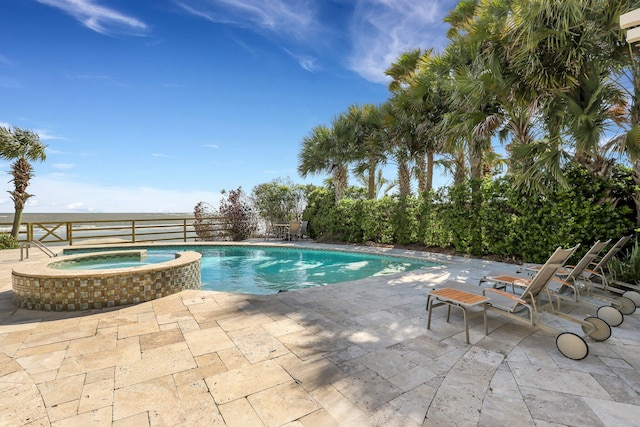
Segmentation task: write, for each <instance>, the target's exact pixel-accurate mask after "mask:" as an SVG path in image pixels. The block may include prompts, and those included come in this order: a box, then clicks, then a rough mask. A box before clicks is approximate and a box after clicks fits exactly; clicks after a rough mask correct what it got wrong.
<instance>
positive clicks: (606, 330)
mask: <svg viewBox="0 0 640 427" xmlns="http://www.w3.org/2000/svg"><path fill="white" fill-rule="evenodd" d="M584 320H585V322H589V323H591V324H592V325H593V326H594V327H595V330H593V331H591V333H590V334H589V330H590V329H589V328H587V327H585V326H583V327H582V331H583V332H584V333H585V334H587V336H588V337H589V338H591V339H592V340H594V341H605V340H607V339H609V337H610V336H611V326H609V324H608V323H607V322H605V321H604V320H602V319H600V318H598V317H595V316H589V317H587V318H586V319H584Z"/></svg>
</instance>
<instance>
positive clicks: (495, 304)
mask: <svg viewBox="0 0 640 427" xmlns="http://www.w3.org/2000/svg"><path fill="white" fill-rule="evenodd" d="M576 248H577V246H576V247H573V248H570V249H562V248H558V249H556V251H555V252H554V253H553V255H551V257H550V258H549V259H548V260H547V262H546V263H545V264H544V265H543V266H542V267H541V268H540V271H539V272H538V274H536V275H535V276H534V277H533V278H532V279H530V280H528V281H527V285H526V286H525V287H524V289H523V291H522V294H521V295H514V294H512V293H509V292H505V291H503V290H500V289H496V288H484V289H483V288H481V287H478V286H475V285H471V284H467V283H458V282H447V283H445V284H444V285H442V286H438V287H436V289H440V288H443V287H444V288H452V289H458V290H462V291H464V292H468V293H474V294H479V295H483V296H485V297H487V298H488V300H487V301H486V303H485V307H486V309H487V310H489V311H492V312H497V313H499V314H501V315H504V316H507V317H509V318H511V319H514V320H517V321H521V322H525V323H528V324H530V325H531V326H534V327H538V328H540V329H543V330H546V331H548V332H551V333H553V334H556V347H557V348H558V350H559V351H560V352H561V353H562V354H563V355H564V356H565V357H568V358H570V359H574V360H580V359H584V358H585V357H587V355H588V354H589V346H588V344H587V342H586V341H585V340H584V338H583V337H581V336H579V335H577V334H575V333H573V332H569V331H564V332H560V331H558V330H556V329H554V328H551V327H550V326H548V325H545V324H542V323H540V322H539V321H538V318H539V316H540V313H542V312H543V311H544V312H548V313H550V314H552V315H554V316H556V317H559V318H561V319H565V320H568V321H571V322H574V323H577V324H579V325H580V326H581V328H582V331H583V332H584V337H588V338H591V339H593V340H595V341H604V340H606V339H608V338H609V337H610V336H611V327H610V326H609V325H608V324H607V322H605V321H604V320H602V319H599V318H597V317H587V318H585V319H584V320H581V319H577V318H575V317H572V316H570V315H568V314H565V313H561V312H558V311H557V310H556V309H555V308H554V299H556V297H555V296H554V295H553V294H552V293H551V292H549V290H548V284H549V282H550V281H551V280H552V279H553V278H554V277H555V274H556V272H557V271H558V269H560V267H562V265H564V263H565V262H566V261H567V259H568V258H569V257H570V256H571V254H573V252H574V251H575V250H576ZM525 280H526V279H525ZM432 292H433V291H432ZM543 295H546V299H547V301H543V300H542V298H541V297H542V296H543ZM430 296H431V295H430ZM435 298H438V297H437V296H435ZM427 301H428V302H427V309H429V305H430V304H431V305H433V303H432V301H429V298H428V299H427ZM522 313H525V316H523V315H522ZM427 326H428V327H429V326H430V324H428V325H427ZM485 327H486V326H485Z"/></svg>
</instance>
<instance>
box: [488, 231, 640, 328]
mask: <svg viewBox="0 0 640 427" xmlns="http://www.w3.org/2000/svg"><path fill="white" fill-rule="evenodd" d="M609 242H610V240H607V241H605V242H601V241H597V242H595V243H594V244H593V246H591V248H590V249H589V250H588V251H587V253H586V254H584V255H583V257H582V258H581V259H580V261H578V263H577V264H576V265H575V266H565V267H562V268H560V269H559V270H558V272H557V273H556V276H557V278H555V279H554V280H553V281H552V282H551V283H550V284H549V290H551V291H552V292H555V293H556V295H557V296H558V297H559V298H561V299H565V300H570V301H573V302H576V303H579V304H582V305H588V306H590V307H593V308H595V309H596V313H597V314H596V315H597V316H598V317H599V318H600V319H602V320H604V321H605V322H607V323H608V324H609V326H618V325H620V324H622V322H623V321H624V316H623V315H624V314H631V313H633V312H634V311H635V310H636V306H635V304H634V302H633V301H632V300H630V299H629V298H626V297H622V296H618V297H611V296H609V295H604V294H600V293H594V292H592V290H591V288H590V284H589V282H588V280H587V279H586V278H585V277H584V274H585V271H586V269H587V267H588V266H589V265H590V264H591V263H592V262H593V260H594V259H595V258H596V257H597V256H598V254H599V253H600V252H601V251H602V249H604V248H605V247H606V246H607V245H608V244H609ZM537 269H538V267H532V268H529V270H532V271H537ZM489 281H490V280H489ZM567 290H570V291H571V296H569V295H567V293H566V292H565V291H567ZM581 290H585V291H586V292H587V293H588V294H589V295H590V296H592V297H594V298H597V299H599V300H602V301H604V302H606V303H608V304H610V306H601V305H599V304H594V303H592V302H590V301H587V300H586V299H585V298H584V295H581ZM558 303H559V301H558ZM558 309H560V307H559V306H558Z"/></svg>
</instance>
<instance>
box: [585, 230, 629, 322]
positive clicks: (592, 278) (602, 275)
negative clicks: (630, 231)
mask: <svg viewBox="0 0 640 427" xmlns="http://www.w3.org/2000/svg"><path fill="white" fill-rule="evenodd" d="M631 237H632V235H629V236H622V237H621V238H620V239H619V240H618V241H617V242H616V244H615V245H613V246H612V247H611V249H609V251H608V252H607V253H606V254H605V255H604V256H603V257H602V258H600V259H599V260H598V261H597V262H594V263H593V267H591V268H587V269H585V272H584V273H583V277H584V278H585V279H586V280H588V284H589V286H590V289H593V288H597V289H602V290H605V291H609V292H613V293H616V294H621V295H622V296H623V297H625V298H628V299H630V300H631V301H633V303H634V304H635V306H636V307H639V306H640V293H639V292H640V286H638V285H632V284H630V283H625V282H621V281H618V280H616V279H615V277H614V276H613V273H612V272H611V270H610V268H609V263H610V262H611V260H612V259H613V257H614V256H615V255H616V254H617V253H618V252H620V250H621V249H622V248H623V247H624V245H625V244H626V243H627V242H628V241H629V239H631ZM607 273H608V274H607ZM612 285H615V286H612ZM627 309H628V310H632V308H631V307H627ZM634 311H635V307H634V308H633V310H632V311H631V312H630V313H625V314H631V313H633V312H634Z"/></svg>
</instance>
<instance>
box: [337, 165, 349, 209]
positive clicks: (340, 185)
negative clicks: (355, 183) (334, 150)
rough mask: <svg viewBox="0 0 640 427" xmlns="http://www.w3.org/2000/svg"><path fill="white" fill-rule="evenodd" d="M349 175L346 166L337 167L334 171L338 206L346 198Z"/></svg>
mask: <svg viewBox="0 0 640 427" xmlns="http://www.w3.org/2000/svg"><path fill="white" fill-rule="evenodd" d="M348 179H349V174H348V171H347V168H346V167H345V166H344V165H336V166H335V167H334V169H333V186H334V188H335V191H336V198H335V201H336V204H338V202H339V201H340V200H342V198H343V197H344V192H345V191H346V190H347V185H348Z"/></svg>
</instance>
